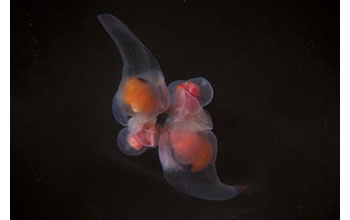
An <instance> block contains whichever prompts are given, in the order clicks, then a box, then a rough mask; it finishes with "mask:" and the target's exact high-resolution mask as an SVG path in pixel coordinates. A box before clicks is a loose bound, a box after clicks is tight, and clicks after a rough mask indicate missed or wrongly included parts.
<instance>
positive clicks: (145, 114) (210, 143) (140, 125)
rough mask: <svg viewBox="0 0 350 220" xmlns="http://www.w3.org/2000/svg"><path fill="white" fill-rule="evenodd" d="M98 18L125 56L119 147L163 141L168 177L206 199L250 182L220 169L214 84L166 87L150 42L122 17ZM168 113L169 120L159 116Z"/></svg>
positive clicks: (127, 150) (137, 150)
mask: <svg viewBox="0 0 350 220" xmlns="http://www.w3.org/2000/svg"><path fill="white" fill-rule="evenodd" d="M98 19H99V20H100V22H101V23H102V25H103V27H104V28H105V29H106V31H107V32H108V34H109V35H110V36H111V38H112V39H113V41H114V43H115V44H116V46H117V49H118V51H119V53H120V55H121V58H122V62H123V69H122V80H121V82H120V84H119V87H118V91H117V92H116V94H115V96H114V98H113V107H112V110H113V115H114V117H115V119H116V120H117V121H118V122H119V123H120V124H121V125H123V126H125V128H124V129H122V130H121V131H120V132H119V134H118V138H117V139H118V147H119V149H120V151H122V152H123V153H124V154H126V155H129V156H137V155H140V154H142V153H143V152H145V151H146V150H148V149H153V148H156V147H157V146H158V153H159V159H160V163H161V165H162V169H163V174H164V177H165V178H166V180H167V181H168V182H169V184H170V185H172V186H173V187H174V188H175V189H176V190H178V191H180V192H183V193H185V194H187V195H191V196H194V197H197V198H200V199H205V200H216V201H219V200H227V199H230V198H232V197H234V196H236V195H238V194H239V193H240V192H242V191H243V190H244V189H245V188H246V187H245V186H229V185H226V184H224V183H222V182H221V181H220V179H219V177H218V175H217V173H216V167H215V160H216V154H217V141H216V137H215V135H214V133H213V132H212V131H211V130H212V128H213V123H212V121H211V118H210V116H209V114H208V113H207V112H206V110H204V108H203V107H204V106H206V105H208V104H209V103H210V102H211V100H212V98H213V88H212V86H211V84H210V83H209V82H208V81H207V80H206V79H204V78H202V77H198V78H193V79H189V80H187V81H185V80H178V81H175V82H172V83H170V84H169V86H168V87H167V86H166V84H165V81H164V76H163V73H162V70H161V68H160V66H159V64H158V62H157V60H156V59H155V57H154V56H153V55H152V53H151V52H150V51H149V50H148V49H147V48H146V46H145V45H143V44H142V42H141V41H140V40H139V39H138V38H137V37H136V36H135V35H134V34H133V33H132V32H131V31H130V30H129V28H128V27H126V26H125V25H124V24H123V23H122V22H121V21H120V20H119V19H118V18H116V17H114V16H113V15H110V14H103V15H99V16H98ZM160 114H162V115H164V114H165V115H166V120H165V122H164V123H162V124H160V123H158V121H157V118H158V116H159V115H160Z"/></svg>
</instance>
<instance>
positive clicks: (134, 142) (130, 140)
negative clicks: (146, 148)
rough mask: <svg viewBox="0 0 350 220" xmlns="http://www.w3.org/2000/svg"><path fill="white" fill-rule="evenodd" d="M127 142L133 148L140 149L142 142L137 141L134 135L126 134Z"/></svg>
mask: <svg viewBox="0 0 350 220" xmlns="http://www.w3.org/2000/svg"><path fill="white" fill-rule="evenodd" d="M127 141H128V144H129V145H130V146H131V147H132V148H134V149H135V150H140V149H141V148H142V144H141V143H140V142H138V141H137V139H136V137H135V135H133V134H129V135H128V140H127Z"/></svg>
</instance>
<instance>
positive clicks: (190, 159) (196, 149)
mask: <svg viewBox="0 0 350 220" xmlns="http://www.w3.org/2000/svg"><path fill="white" fill-rule="evenodd" d="M171 142H172V145H173V148H174V150H175V155H176V157H177V159H178V160H179V162H180V163H182V164H184V165H190V164H191V165H192V169H191V170H192V171H193V172H199V171H201V170H203V169H204V168H205V167H206V166H207V165H208V163H209V162H210V160H211V158H212V154H213V150H212V146H211V144H210V143H209V141H208V140H207V138H206V137H205V136H199V135H198V134H197V133H196V132H193V131H188V130H185V131H175V132H172V134H171Z"/></svg>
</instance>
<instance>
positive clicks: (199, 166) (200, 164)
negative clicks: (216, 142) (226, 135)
mask: <svg viewBox="0 0 350 220" xmlns="http://www.w3.org/2000/svg"><path fill="white" fill-rule="evenodd" d="M201 142H202V145H201V149H200V151H199V152H198V155H199V156H198V160H196V161H195V162H194V163H193V164H192V169H191V170H192V171H193V172H199V171H201V170H203V169H204V168H205V167H206V166H207V165H208V163H209V162H210V160H211V157H212V155H213V149H212V147H211V146H210V143H209V141H208V140H207V139H206V138H204V137H202V138H201Z"/></svg>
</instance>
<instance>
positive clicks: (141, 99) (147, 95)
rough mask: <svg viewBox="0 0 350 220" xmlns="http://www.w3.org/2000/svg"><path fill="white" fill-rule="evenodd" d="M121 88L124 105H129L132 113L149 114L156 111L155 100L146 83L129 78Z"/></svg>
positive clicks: (156, 104) (156, 103)
mask: <svg viewBox="0 0 350 220" xmlns="http://www.w3.org/2000/svg"><path fill="white" fill-rule="evenodd" d="M123 88H124V89H123V100H124V103H125V104H127V105H130V107H131V109H132V110H133V111H134V112H143V113H151V112H154V111H155V110H156V109H157V107H158V102H157V99H156V97H155V95H154V92H153V90H152V88H151V87H150V86H149V85H148V84H147V83H146V82H143V81H142V80H140V79H138V78H136V77H131V78H129V79H127V80H126V81H125V84H124V87H123Z"/></svg>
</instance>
